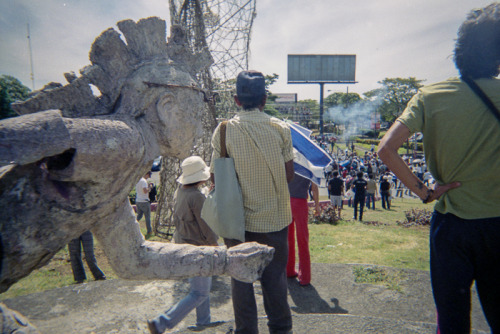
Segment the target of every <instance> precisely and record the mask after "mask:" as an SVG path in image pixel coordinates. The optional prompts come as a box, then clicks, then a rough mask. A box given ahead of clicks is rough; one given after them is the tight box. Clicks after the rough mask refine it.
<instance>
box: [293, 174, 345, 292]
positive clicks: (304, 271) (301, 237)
mask: <svg viewBox="0 0 500 334" xmlns="http://www.w3.org/2000/svg"><path fill="white" fill-rule="evenodd" d="M337 174H338V173H337ZM309 189H311V192H312V194H313V200H314V210H315V215H316V216H318V215H319V214H320V212H321V208H320V207H319V189H318V185H317V184H315V183H314V182H312V181H311V180H309V179H307V178H305V177H303V176H301V175H299V174H295V177H294V178H293V180H292V182H290V183H289V184H288V190H289V191H290V205H291V208H292V223H291V224H290V225H289V226H288V263H287V266H286V276H287V277H290V278H291V277H298V279H299V284H300V285H301V286H307V285H309V284H311V257H310V254H309V229H308V227H307V224H308V222H309V206H308V204H307V193H308V190H309ZM295 232H297V248H298V254H299V271H298V272H297V271H295Z"/></svg>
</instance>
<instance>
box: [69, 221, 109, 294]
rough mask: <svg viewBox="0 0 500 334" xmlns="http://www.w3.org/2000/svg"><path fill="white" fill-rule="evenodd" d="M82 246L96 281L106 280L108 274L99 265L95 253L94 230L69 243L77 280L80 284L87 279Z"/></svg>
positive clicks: (70, 257) (74, 276) (72, 265)
mask: <svg viewBox="0 0 500 334" xmlns="http://www.w3.org/2000/svg"><path fill="white" fill-rule="evenodd" d="M82 247H83V252H84V253H85V262H87V265H88V266H89V269H90V272H91V273H92V276H94V279H95V280H96V281H99V280H105V279H106V276H105V275H104V273H103V272H102V270H101V268H99V266H98V265H97V260H96V258H95V255H94V237H93V236H92V232H90V231H86V232H83V233H82V235H80V236H79V237H78V238H75V239H73V240H71V241H70V242H69V244H68V250H69V260H70V262H71V269H72V271H73V278H74V279H75V282H76V283H78V284H80V283H83V281H84V280H86V279H87V276H86V275H85V268H84V267H83V262H82Z"/></svg>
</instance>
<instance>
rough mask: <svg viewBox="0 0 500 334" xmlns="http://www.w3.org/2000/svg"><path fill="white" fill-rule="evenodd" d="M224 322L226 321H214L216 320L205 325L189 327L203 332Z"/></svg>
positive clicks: (194, 330)
mask: <svg viewBox="0 0 500 334" xmlns="http://www.w3.org/2000/svg"><path fill="white" fill-rule="evenodd" d="M223 323H224V321H214V322H209V323H208V324H205V325H196V326H188V329H189V330H191V331H193V332H201V331H202V330H204V329H205V328H210V327H216V326H220V325H222V324H223Z"/></svg>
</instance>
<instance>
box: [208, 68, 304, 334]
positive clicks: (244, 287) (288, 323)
mask: <svg viewBox="0 0 500 334" xmlns="http://www.w3.org/2000/svg"><path fill="white" fill-rule="evenodd" d="M266 99H267V94H266V89H265V79H264V76H263V75H262V73H260V72H256V71H243V72H241V73H240V74H239V75H238V78H237V81H236V96H235V97H234V100H235V102H236V104H237V105H238V106H240V107H242V108H243V110H242V111H240V112H238V113H237V114H236V115H235V116H234V117H233V118H231V119H230V120H229V121H228V123H227V126H226V127H227V130H226V147H227V153H228V155H229V156H230V157H231V158H233V159H234V163H235V169H236V174H237V176H238V180H239V182H240V185H241V191H242V194H243V205H244V210H245V241H256V242H259V243H261V244H265V245H268V246H271V247H274V249H275V253H274V258H273V260H272V262H271V263H270V264H269V265H268V266H267V268H266V269H265V270H264V272H263V274H262V277H261V279H260V282H261V286H262V294H263V297H264V308H265V311H266V314H267V318H268V326H269V332H270V333H291V332H292V318H291V313H290V307H289V305H288V301H287V280H286V272H285V271H286V270H285V269H286V264H287V260H288V245H287V235H288V225H289V224H290V222H291V220H292V215H291V209H290V195H289V192H288V182H290V181H291V180H292V179H293V175H294V169H293V148H292V138H291V134H290V129H289V127H288V125H287V124H286V123H285V122H283V121H281V120H279V119H277V118H274V117H271V116H269V115H267V114H265V113H264V112H262V110H263V109H264V106H265V104H266ZM212 147H213V155H212V163H211V164H210V165H211V172H212V173H213V165H214V164H213V161H214V160H215V159H217V158H219V157H220V135H219V127H218V128H217V129H216V130H215V132H214V135H213V137H212ZM224 242H225V244H226V245H227V246H228V247H232V246H235V245H237V244H239V243H240V241H238V240H232V239H224ZM231 288H232V297H233V308H234V316H235V323H236V331H235V332H236V333H249V334H254V333H258V322H257V305H256V301H255V295H254V290H253V284H251V283H243V282H241V281H238V280H235V279H232V280H231Z"/></svg>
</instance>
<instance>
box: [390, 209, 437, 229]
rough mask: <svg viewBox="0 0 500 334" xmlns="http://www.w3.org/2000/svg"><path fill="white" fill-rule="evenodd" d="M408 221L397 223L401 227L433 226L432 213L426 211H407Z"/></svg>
mask: <svg viewBox="0 0 500 334" xmlns="http://www.w3.org/2000/svg"><path fill="white" fill-rule="evenodd" d="M405 217H406V220H405V221H404V222H400V221H399V220H398V221H397V222H396V223H397V224H398V225H399V226H403V227H411V226H429V225H430V224H431V217H432V212H431V211H428V210H426V209H411V210H408V211H405Z"/></svg>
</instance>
